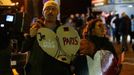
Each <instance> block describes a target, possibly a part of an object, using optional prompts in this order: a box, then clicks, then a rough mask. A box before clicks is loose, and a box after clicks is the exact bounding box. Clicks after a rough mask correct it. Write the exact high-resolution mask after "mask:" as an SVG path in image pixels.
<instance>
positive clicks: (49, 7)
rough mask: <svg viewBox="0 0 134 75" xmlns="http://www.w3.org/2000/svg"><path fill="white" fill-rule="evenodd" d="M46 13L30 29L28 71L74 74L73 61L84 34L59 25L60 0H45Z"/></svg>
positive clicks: (29, 73)
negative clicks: (72, 69) (57, 0)
mask: <svg viewBox="0 0 134 75" xmlns="http://www.w3.org/2000/svg"><path fill="white" fill-rule="evenodd" d="M42 13H43V16H44V19H45V20H44V21H43V20H40V19H37V20H36V21H35V22H34V23H33V24H32V27H31V28H30V39H29V40H28V41H29V44H28V45H29V47H28V46H27V49H30V57H29V60H28V63H27V65H26V74H27V75H71V71H70V63H71V61H72V60H73V58H74V57H75V54H76V52H77V51H78V49H79V41H80V37H79V35H78V33H77V32H76V31H75V30H74V29H72V28H71V27H68V26H60V24H57V15H58V13H59V6H58V4H57V3H56V2H54V1H47V2H45V4H44V7H43V12H42ZM69 48H70V49H69Z"/></svg>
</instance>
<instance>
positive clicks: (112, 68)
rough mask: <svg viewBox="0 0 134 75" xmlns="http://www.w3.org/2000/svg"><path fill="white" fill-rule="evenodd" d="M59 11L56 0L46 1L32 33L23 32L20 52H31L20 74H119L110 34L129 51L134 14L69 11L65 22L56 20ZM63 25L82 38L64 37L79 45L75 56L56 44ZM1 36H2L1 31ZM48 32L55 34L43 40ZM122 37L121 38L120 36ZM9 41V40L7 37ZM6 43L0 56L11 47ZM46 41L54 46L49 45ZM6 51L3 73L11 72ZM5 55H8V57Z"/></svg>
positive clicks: (123, 48) (132, 37) (4, 74)
mask: <svg viewBox="0 0 134 75" xmlns="http://www.w3.org/2000/svg"><path fill="white" fill-rule="evenodd" d="M59 12H60V8H59V5H58V4H57V3H56V2H55V1H51V0H50V1H47V2H45V3H44V6H43V10H42V15H43V18H36V19H35V20H34V21H33V22H32V23H31V27H30V29H29V32H27V33H24V39H23V42H22V48H21V49H22V50H20V52H22V53H23V52H28V54H29V55H28V56H29V57H27V58H28V61H27V62H26V65H25V66H24V67H25V68H24V73H20V75H119V73H120V70H121V68H120V65H121V63H120V61H119V57H118V55H117V53H116V50H115V47H114V46H113V43H112V41H110V37H111V33H112V36H113V37H114V38H115V39H116V42H117V43H118V44H122V48H121V50H124V51H127V50H128V46H127V36H128V35H130V37H131V39H130V43H131V44H133V39H134V15H131V18H129V16H128V15H127V14H126V13H125V12H123V13H122V14H121V18H120V17H119V14H114V15H109V16H108V17H104V16H102V15H101V14H97V15H90V16H88V15H86V14H81V15H80V14H79V13H76V14H75V15H73V14H70V16H69V17H68V18H67V20H66V22H65V23H64V24H63V23H61V22H60V21H59V20H57V16H58V14H59ZM63 25H64V26H69V27H72V29H74V31H76V32H77V33H78V34H79V37H80V41H79V40H78V39H76V38H78V37H75V38H72V37H71V38H69V39H65V38H64V37H63V40H64V41H65V40H67V43H68V42H69V45H70V44H73V45H76V44H77V45H79V49H78V50H76V51H74V53H73V54H74V55H72V56H70V57H69V55H68V54H69V51H64V50H62V47H60V46H59V44H60V43H59V42H58V43H57V42H56V44H55V40H56V41H57V40H58V41H59V38H58V37H57V36H56V35H55V34H56V33H57V30H58V28H59V27H61V26H63ZM63 29H64V31H65V33H67V32H66V31H69V28H67V27H64V28H63ZM46 32H48V33H50V32H51V33H50V34H48V33H46ZM72 33H73V32H72ZM42 34H45V35H42ZM0 35H2V33H1V32H0ZM49 35H52V36H53V35H54V36H53V37H50V38H49V39H48V40H47V41H43V42H42V40H46V38H47V37H48V36H49ZM62 35H63V34H62ZM71 36H72V35H71ZM121 36H122V39H120V37H121ZM5 37H6V36H4V37H0V42H3V40H1V39H5ZM51 39H52V40H53V41H51ZM7 42H10V41H9V40H7ZM45 42H47V43H45ZM4 44H6V45H4V46H2V45H3V44H1V46H0V49H1V50H0V55H1V54H3V52H2V51H3V50H7V48H8V46H9V43H6V42H4ZM47 44H49V45H51V46H53V47H54V48H55V49H52V48H49V46H48V45H47ZM42 45H43V46H42ZM5 46H6V47H5ZM44 49H45V50H44ZM53 50H56V51H53ZM8 51H10V50H8ZM54 52H55V53H54ZM58 52H59V55H60V54H61V55H64V56H63V57H62V59H61V60H59V59H58V58H57V57H56V56H54V55H53V54H56V55H57V53H58ZM67 52H68V53H67ZM70 53H71V52H70ZM6 54H8V55H2V56H0V60H1V61H2V62H1V61H0V64H3V65H4V66H3V65H2V66H1V65H0V74H2V75H11V66H10V53H6ZM3 58H7V60H4V59H3ZM66 58H67V59H69V60H70V62H69V63H65V62H62V61H66V60H67V59H66ZM4 62H7V63H4ZM5 64H8V65H5ZM6 66H7V67H6ZM3 67H4V68H3Z"/></svg>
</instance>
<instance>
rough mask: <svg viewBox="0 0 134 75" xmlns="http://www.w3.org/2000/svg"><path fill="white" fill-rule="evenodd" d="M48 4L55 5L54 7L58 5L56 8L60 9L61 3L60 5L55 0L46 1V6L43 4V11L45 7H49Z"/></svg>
mask: <svg viewBox="0 0 134 75" xmlns="http://www.w3.org/2000/svg"><path fill="white" fill-rule="evenodd" d="M48 6H54V7H56V8H57V9H58V11H59V5H58V4H57V3H56V2H55V1H52V0H50V1H47V2H45V3H44V6H43V10H42V11H44V9H45V8H46V7H48Z"/></svg>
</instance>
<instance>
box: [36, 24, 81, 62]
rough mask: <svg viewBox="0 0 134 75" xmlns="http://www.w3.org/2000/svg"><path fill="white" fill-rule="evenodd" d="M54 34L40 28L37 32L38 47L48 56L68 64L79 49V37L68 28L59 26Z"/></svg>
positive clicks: (74, 31) (73, 30)
mask: <svg viewBox="0 0 134 75" xmlns="http://www.w3.org/2000/svg"><path fill="white" fill-rule="evenodd" d="M56 33H57V35H56V34H55V33H54V32H53V31H52V30H50V29H48V28H40V29H39V30H38V32H37V41H38V43H39V46H40V47H41V48H42V50H43V51H44V52H46V53H47V54H49V55H50V56H52V57H54V58H56V59H57V60H59V61H62V62H65V63H68V64H69V63H70V62H71V60H72V59H73V57H74V56H75V54H76V52H77V51H78V49H79V46H80V37H79V35H78V33H77V31H76V30H75V29H73V28H72V27H69V26H60V27H59V28H58V29H57V32H56Z"/></svg>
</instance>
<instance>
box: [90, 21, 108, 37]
mask: <svg viewBox="0 0 134 75" xmlns="http://www.w3.org/2000/svg"><path fill="white" fill-rule="evenodd" d="M105 34H106V27H105V25H104V24H103V22H102V21H101V20H100V19H96V20H94V21H93V23H92V26H91V35H95V36H98V37H104V36H105Z"/></svg>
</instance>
